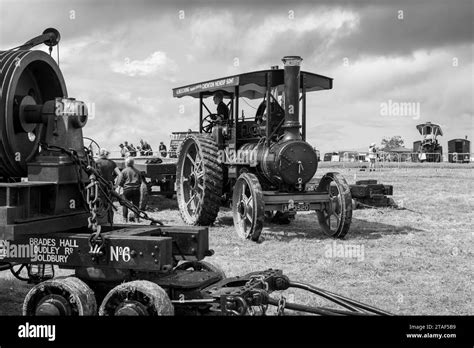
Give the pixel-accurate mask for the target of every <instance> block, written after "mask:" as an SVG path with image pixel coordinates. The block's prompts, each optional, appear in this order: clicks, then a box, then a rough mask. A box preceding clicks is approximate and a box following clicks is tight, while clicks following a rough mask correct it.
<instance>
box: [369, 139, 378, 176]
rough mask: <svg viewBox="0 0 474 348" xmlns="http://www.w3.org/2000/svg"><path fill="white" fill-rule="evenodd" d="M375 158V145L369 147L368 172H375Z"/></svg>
mask: <svg viewBox="0 0 474 348" xmlns="http://www.w3.org/2000/svg"><path fill="white" fill-rule="evenodd" d="M376 158H377V149H376V148H375V143H372V144H370V146H369V162H370V163H369V171H375V159H376Z"/></svg>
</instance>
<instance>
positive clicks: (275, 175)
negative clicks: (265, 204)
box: [239, 140, 318, 185]
mask: <svg viewBox="0 0 474 348" xmlns="http://www.w3.org/2000/svg"><path fill="white" fill-rule="evenodd" d="M239 151H240V152H244V153H247V157H248V158H250V159H252V161H253V162H254V163H256V166H257V172H258V174H260V175H263V176H264V177H265V178H266V179H267V180H268V181H269V182H271V183H273V184H280V183H285V184H288V185H304V184H306V183H307V182H308V181H310V180H311V179H312V178H313V176H314V174H315V173H316V170H317V168H318V157H317V154H316V151H315V150H314V149H313V147H312V146H311V145H310V144H308V143H307V142H305V141H303V140H288V141H283V142H278V143H275V144H273V145H271V146H270V147H266V146H265V144H263V143H248V144H244V145H243V146H241V147H240V149H239Z"/></svg>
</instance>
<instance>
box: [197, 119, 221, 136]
mask: <svg viewBox="0 0 474 348" xmlns="http://www.w3.org/2000/svg"><path fill="white" fill-rule="evenodd" d="M220 119H221V116H219V115H218V114H209V115H207V116H206V117H204V118H203V120H202V125H203V126H202V131H203V132H204V133H211V132H212V127H214V126H215V125H216V124H217V123H218V122H219V120H220ZM204 123H207V124H206V125H204Z"/></svg>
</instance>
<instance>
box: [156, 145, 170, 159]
mask: <svg viewBox="0 0 474 348" xmlns="http://www.w3.org/2000/svg"><path fill="white" fill-rule="evenodd" d="M158 151H160V154H161V157H166V155H167V154H168V152H167V151H166V145H165V144H164V143H163V142H162V141H160V146H159V147H158Z"/></svg>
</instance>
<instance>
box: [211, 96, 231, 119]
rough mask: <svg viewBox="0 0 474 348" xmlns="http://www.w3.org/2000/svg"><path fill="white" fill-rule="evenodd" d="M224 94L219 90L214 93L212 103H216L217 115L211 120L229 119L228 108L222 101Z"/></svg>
mask: <svg viewBox="0 0 474 348" xmlns="http://www.w3.org/2000/svg"><path fill="white" fill-rule="evenodd" d="M223 99H224V94H223V93H222V92H220V91H217V92H216V93H214V97H213V100H214V104H216V105H217V117H215V118H213V120H214V121H215V120H221V121H227V120H229V108H228V107H227V105H225V103H224V101H223Z"/></svg>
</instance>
